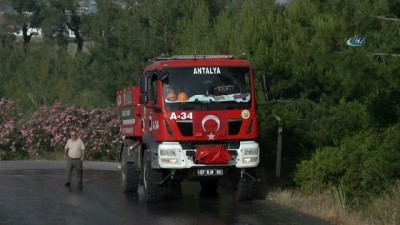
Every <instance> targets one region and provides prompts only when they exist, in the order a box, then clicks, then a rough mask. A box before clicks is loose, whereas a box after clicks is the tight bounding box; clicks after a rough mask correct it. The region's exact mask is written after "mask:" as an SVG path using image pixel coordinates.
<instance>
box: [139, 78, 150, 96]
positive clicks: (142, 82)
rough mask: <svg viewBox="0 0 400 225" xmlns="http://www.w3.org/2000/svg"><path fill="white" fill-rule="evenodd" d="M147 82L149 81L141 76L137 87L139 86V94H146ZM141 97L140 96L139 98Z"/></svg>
mask: <svg viewBox="0 0 400 225" xmlns="http://www.w3.org/2000/svg"><path fill="white" fill-rule="evenodd" d="M148 82H149V79H148V78H147V76H141V77H140V79H139V83H140V84H139V85H140V93H142V94H147V92H148V91H149V90H148ZM140 97H142V96H140Z"/></svg>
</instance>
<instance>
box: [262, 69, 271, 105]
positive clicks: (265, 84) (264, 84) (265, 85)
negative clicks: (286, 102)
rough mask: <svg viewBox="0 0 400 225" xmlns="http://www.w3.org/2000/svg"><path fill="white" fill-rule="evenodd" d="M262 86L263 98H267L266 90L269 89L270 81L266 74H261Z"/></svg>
mask: <svg viewBox="0 0 400 225" xmlns="http://www.w3.org/2000/svg"><path fill="white" fill-rule="evenodd" d="M261 84H262V88H263V91H264V94H265V100H268V92H269V91H270V85H271V81H270V80H269V78H268V77H267V75H266V74H263V75H262V83H261Z"/></svg>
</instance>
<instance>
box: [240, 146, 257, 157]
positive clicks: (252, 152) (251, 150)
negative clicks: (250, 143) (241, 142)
mask: <svg viewBox="0 0 400 225" xmlns="http://www.w3.org/2000/svg"><path fill="white" fill-rule="evenodd" d="M243 155H245V156H248V155H257V156H258V148H245V149H243Z"/></svg>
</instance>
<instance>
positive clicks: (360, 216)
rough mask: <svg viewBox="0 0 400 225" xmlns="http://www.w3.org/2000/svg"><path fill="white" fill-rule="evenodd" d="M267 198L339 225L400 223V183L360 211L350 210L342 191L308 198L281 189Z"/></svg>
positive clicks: (392, 224)
mask: <svg viewBox="0 0 400 225" xmlns="http://www.w3.org/2000/svg"><path fill="white" fill-rule="evenodd" d="M266 198H267V199H268V200H271V201H274V202H277V203H280V204H282V205H286V206H289V207H292V208H295V209H297V210H299V211H301V212H304V213H306V214H309V215H313V216H315V217H319V218H321V219H323V220H326V221H329V222H331V223H333V224H338V225H360V224H362V225H399V224H400V204H399V202H400V182H399V183H398V184H397V185H394V187H393V188H392V189H391V191H390V192H388V193H387V194H386V195H384V196H382V197H380V198H377V199H373V200H371V204H369V205H365V206H363V207H361V209H359V210H354V209H352V208H351V207H349V203H348V202H346V199H345V198H344V197H343V195H341V192H340V190H333V191H331V192H325V193H321V194H314V195H310V196H305V195H303V194H301V193H300V192H299V191H296V190H289V189H285V190H279V189H277V190H274V191H271V192H269V193H268V194H267V197H266Z"/></svg>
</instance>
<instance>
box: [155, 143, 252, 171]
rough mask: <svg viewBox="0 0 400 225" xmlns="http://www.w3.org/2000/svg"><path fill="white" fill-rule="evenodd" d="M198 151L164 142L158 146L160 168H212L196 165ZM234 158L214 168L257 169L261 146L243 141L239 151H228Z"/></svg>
mask: <svg viewBox="0 0 400 225" xmlns="http://www.w3.org/2000/svg"><path fill="white" fill-rule="evenodd" d="M195 152H196V149H183V148H182V146H181V145H180V144H179V142H163V143H161V144H160V145H159V146H158V168H162V169H188V168H192V167H202V166H210V165H206V164H198V163H195V160H194V155H195V154H194V153H195ZM228 152H229V153H230V154H231V156H232V160H230V161H229V162H228V163H227V164H213V166H229V167H232V166H235V167H236V168H251V167H256V166H258V164H259V161H260V149H259V145H258V143H257V142H255V141H241V142H240V145H239V148H238V149H228Z"/></svg>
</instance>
